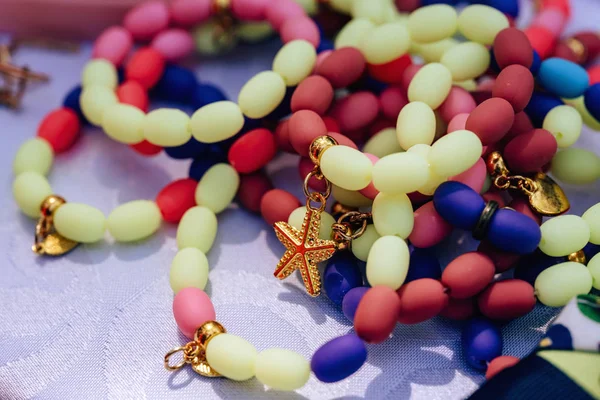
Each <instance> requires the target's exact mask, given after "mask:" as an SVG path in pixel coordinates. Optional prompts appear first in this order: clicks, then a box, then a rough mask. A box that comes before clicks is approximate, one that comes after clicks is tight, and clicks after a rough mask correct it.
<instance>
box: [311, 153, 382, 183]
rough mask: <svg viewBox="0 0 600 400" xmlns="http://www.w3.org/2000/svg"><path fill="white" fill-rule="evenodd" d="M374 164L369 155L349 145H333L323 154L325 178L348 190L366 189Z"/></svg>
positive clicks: (322, 164)
mask: <svg viewBox="0 0 600 400" xmlns="http://www.w3.org/2000/svg"><path fill="white" fill-rule="evenodd" d="M372 170H373V164H372V163H371V160H369V158H368V157H367V156H365V155H364V154H363V153H361V152H360V151H358V150H356V149H353V148H352V147H348V146H340V145H338V146H333V147H330V148H329V149H327V150H325V152H323V155H322V156H321V171H322V172H323V175H325V178H327V179H328V180H330V181H331V183H333V184H334V185H337V186H339V187H341V188H343V189H346V190H360V189H364V188H365V187H367V186H368V185H369V183H371V171H372Z"/></svg>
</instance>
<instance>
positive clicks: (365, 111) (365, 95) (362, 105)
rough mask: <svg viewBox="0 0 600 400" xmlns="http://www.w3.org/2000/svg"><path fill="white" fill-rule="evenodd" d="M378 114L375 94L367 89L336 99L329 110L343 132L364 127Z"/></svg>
mask: <svg viewBox="0 0 600 400" xmlns="http://www.w3.org/2000/svg"><path fill="white" fill-rule="evenodd" d="M378 114H379V101H378V99H377V96H375V95H374V94H373V93H370V92H367V91H360V92H355V93H352V94H350V95H348V96H346V97H344V98H342V99H340V100H338V101H337V102H336V103H335V105H334V106H333V108H332V110H331V116H332V117H334V118H335V120H336V121H337V122H338V124H339V126H340V129H341V130H342V132H344V133H346V132H351V131H357V130H360V129H363V128H366V127H367V126H368V125H369V124H371V123H372V122H373V121H375V118H377V115H378Z"/></svg>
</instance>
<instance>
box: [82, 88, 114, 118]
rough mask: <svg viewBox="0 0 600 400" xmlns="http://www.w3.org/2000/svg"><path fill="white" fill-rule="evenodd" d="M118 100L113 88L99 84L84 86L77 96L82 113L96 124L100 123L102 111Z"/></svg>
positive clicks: (102, 115)
mask: <svg viewBox="0 0 600 400" xmlns="http://www.w3.org/2000/svg"><path fill="white" fill-rule="evenodd" d="M118 101H119V100H118V99H117V96H116V95H115V92H114V90H112V89H109V88H107V87H105V86H100V85H92V86H86V87H84V88H83V90H82V91H81V96H80V97H79V105H80V106H81V111H82V112H83V115H85V117H86V118H87V120H88V121H90V122H91V123H92V124H94V125H96V126H100V125H102V118H103V117H104V111H106V110H107V109H109V108H110V106H112V105H113V104H116V103H117V102H118Z"/></svg>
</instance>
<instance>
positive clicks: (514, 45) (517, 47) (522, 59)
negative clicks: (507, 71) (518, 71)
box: [493, 28, 533, 69]
mask: <svg viewBox="0 0 600 400" xmlns="http://www.w3.org/2000/svg"><path fill="white" fill-rule="evenodd" d="M493 51H494V58H495V59H496V63H497V64H498V67H499V68H500V69H504V68H506V67H507V66H509V65H513V64H518V65H522V66H523V67H525V68H529V67H531V64H532V63H533V48H532V47H531V43H529V39H527V36H526V35H525V33H523V31H522V30H520V29H517V28H506V29H503V30H501V31H500V32H499V33H498V35H496V38H495V39H494V47H493Z"/></svg>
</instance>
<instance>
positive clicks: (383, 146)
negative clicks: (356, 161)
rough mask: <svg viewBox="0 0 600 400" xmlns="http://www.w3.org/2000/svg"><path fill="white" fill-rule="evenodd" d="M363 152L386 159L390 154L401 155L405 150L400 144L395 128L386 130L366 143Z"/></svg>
mask: <svg viewBox="0 0 600 400" xmlns="http://www.w3.org/2000/svg"><path fill="white" fill-rule="evenodd" d="M362 151H363V153H367V154H371V155H373V156H375V157H385V156H388V155H390V154H394V153H400V152H402V151H403V150H402V148H401V147H400V145H399V144H398V138H397V134H396V130H395V129H394V128H386V129H383V130H381V131H379V132H378V133H376V134H375V135H373V136H371V138H370V139H369V140H368V141H367V143H365V145H364V147H363V148H362Z"/></svg>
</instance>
